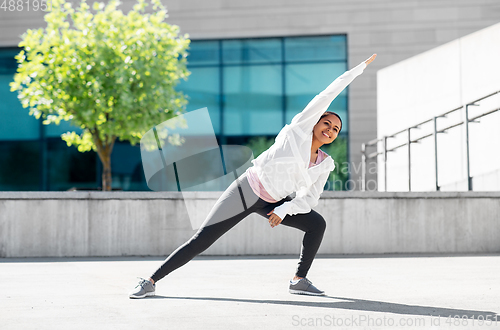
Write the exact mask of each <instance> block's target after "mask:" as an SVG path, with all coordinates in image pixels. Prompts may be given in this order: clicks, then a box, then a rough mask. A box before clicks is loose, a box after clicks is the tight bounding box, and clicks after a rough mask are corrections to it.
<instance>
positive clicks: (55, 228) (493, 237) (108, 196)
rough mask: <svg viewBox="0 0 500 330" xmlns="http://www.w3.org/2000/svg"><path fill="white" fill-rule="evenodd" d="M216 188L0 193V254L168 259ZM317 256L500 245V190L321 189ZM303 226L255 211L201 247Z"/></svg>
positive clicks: (265, 249)
mask: <svg viewBox="0 0 500 330" xmlns="http://www.w3.org/2000/svg"><path fill="white" fill-rule="evenodd" d="M220 194H221V193H220V192H196V193H191V194H189V193H187V194H186V193H185V195H184V198H185V200H183V199H182V198H181V197H182V196H181V195H180V193H177V192H164V193H150V192H146V193H138V192H111V193H109V192H90V193H89V192H42V193H40V192H18V193H14V192H0V257H48V256H53V257H61V256H143V255H152V256H166V255H168V254H169V253H171V252H172V251H173V250H175V249H176V248H177V247H178V246H179V245H181V244H182V243H184V242H185V241H186V240H187V239H189V238H190V237H191V236H192V235H193V234H194V232H195V231H194V230H193V229H192V227H191V224H190V219H189V218H188V216H187V210H186V205H188V206H189V207H196V208H197V209H198V210H199V213H200V214H201V215H206V214H208V212H209V211H210V209H211V207H212V206H213V205H214V203H215V201H216V200H217V198H218V197H219V196H220ZM315 210H316V211H318V212H319V213H320V214H322V215H323V217H324V218H325V220H326V221H327V231H326V234H325V237H324V239H323V242H322V245H321V248H320V250H319V253H323V254H359V253H413V252H415V253H463V252H479V253H489V252H496V253H497V252H500V222H499V221H498V214H500V193H499V192H489V193H479V192H459V193H458V192H457V193H443V192H441V193H425V194H423V193H372V192H366V193H362V192H349V193H341V192H329V191H328V192H324V193H323V195H322V198H321V199H320V201H319V205H318V206H317V207H316V208H315ZM301 240H302V232H300V231H299V230H296V229H293V228H288V227H285V226H278V227H276V228H271V227H270V226H269V225H268V223H267V221H266V219H265V218H263V217H261V216H259V215H256V214H252V215H250V216H248V217H247V218H246V219H244V220H243V221H242V222H240V223H239V224H238V225H236V226H235V227H234V228H233V229H232V230H230V231H229V232H228V233H226V234H225V235H224V236H222V237H221V238H220V239H219V240H218V241H217V242H215V243H214V245H212V246H211V247H210V248H209V249H208V250H206V251H205V252H204V253H203V254H206V255H255V254H299V253H300V247H301Z"/></svg>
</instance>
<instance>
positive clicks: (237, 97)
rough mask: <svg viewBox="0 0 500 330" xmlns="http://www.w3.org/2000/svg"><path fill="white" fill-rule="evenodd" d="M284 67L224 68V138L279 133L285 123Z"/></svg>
mask: <svg viewBox="0 0 500 330" xmlns="http://www.w3.org/2000/svg"><path fill="white" fill-rule="evenodd" d="M281 84H282V79H281V66H279V65H258V66H234V67H232V66H231V67H226V68H224V96H225V102H224V132H223V133H224V135H261V134H273V133H276V132H279V130H280V129H281V128H282V127H283V125H282V123H283V119H282V114H283V111H282V102H283V97H282V85H281Z"/></svg>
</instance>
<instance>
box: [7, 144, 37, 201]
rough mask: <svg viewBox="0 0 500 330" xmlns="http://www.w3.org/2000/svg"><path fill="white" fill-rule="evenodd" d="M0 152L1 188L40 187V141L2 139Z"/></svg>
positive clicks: (17, 189) (30, 188) (23, 188)
mask: <svg viewBox="0 0 500 330" xmlns="http://www.w3.org/2000/svg"><path fill="white" fill-rule="evenodd" d="M0 154H1V155H2V156H1V157H0V190H4V191H9V190H10V191H20V190H39V189H40V171H39V164H40V144H39V142H38V141H7V142H6V141H2V142H0Z"/></svg>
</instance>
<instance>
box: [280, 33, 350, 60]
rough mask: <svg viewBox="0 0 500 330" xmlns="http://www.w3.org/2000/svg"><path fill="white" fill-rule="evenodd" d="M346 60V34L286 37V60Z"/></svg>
mask: <svg viewBox="0 0 500 330" xmlns="http://www.w3.org/2000/svg"><path fill="white" fill-rule="evenodd" d="M327 60H337V61H345V60H346V37H345V36H318V37H290V38H285V61H287V62H289V61H300V62H303V61H327Z"/></svg>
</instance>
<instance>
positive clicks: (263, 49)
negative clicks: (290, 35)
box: [222, 39, 282, 64]
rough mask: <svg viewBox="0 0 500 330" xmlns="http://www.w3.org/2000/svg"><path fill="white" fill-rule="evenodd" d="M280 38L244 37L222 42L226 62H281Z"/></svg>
mask: <svg viewBox="0 0 500 330" xmlns="http://www.w3.org/2000/svg"><path fill="white" fill-rule="evenodd" d="M281 60H282V58H281V40H280V39H247V40H245V39H243V40H224V41H223V42H222V61H223V63H224V64H244V63H271V62H281Z"/></svg>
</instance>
